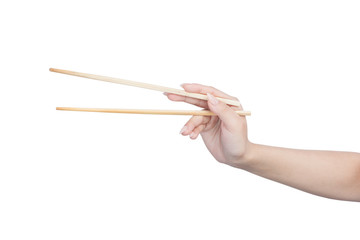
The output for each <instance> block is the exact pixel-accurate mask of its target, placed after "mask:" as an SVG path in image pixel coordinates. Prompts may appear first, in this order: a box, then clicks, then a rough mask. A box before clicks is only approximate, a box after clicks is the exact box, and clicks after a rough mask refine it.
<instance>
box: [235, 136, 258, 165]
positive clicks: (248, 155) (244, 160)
mask: <svg viewBox="0 0 360 240" xmlns="http://www.w3.org/2000/svg"><path fill="white" fill-rule="evenodd" d="M258 146H259V145H258V144H255V143H252V142H250V141H247V143H246V144H245V151H244V154H243V155H242V156H241V157H240V158H239V161H238V162H239V165H238V168H241V169H243V170H249V169H250V168H251V167H252V166H253V165H254V162H255V159H256V153H257V151H258V149H257V148H258Z"/></svg>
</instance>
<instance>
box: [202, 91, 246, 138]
mask: <svg viewBox="0 0 360 240" xmlns="http://www.w3.org/2000/svg"><path fill="white" fill-rule="evenodd" d="M207 96H208V106H209V108H210V110H211V111H212V112H213V113H215V114H216V115H218V117H219V118H220V119H221V121H223V122H224V124H225V127H226V128H227V129H228V130H229V131H230V132H232V131H236V129H238V128H239V125H238V124H239V120H240V116H239V115H238V114H237V113H236V112H235V111H234V110H233V109H231V108H230V107H229V106H228V105H226V104H225V103H223V102H221V101H219V100H218V99H217V98H215V97H214V96H213V95H212V94H210V93H207Z"/></svg>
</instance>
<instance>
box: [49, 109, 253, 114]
mask: <svg viewBox="0 0 360 240" xmlns="http://www.w3.org/2000/svg"><path fill="white" fill-rule="evenodd" d="M56 110H65V111H80V112H105V113H131V114H156V115H193V116H215V115H216V114H215V113H213V112H211V111H208V110H159V109H114V108H75V107H57V108H56ZM235 112H236V113H237V114H238V115H240V116H250V115H251V112H248V111H235Z"/></svg>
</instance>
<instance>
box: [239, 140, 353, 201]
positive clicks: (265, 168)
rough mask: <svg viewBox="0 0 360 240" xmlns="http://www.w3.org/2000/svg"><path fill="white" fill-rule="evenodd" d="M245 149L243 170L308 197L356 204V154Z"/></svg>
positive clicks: (262, 147)
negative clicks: (308, 195) (349, 201)
mask: <svg viewBox="0 0 360 240" xmlns="http://www.w3.org/2000/svg"><path fill="white" fill-rule="evenodd" d="M248 146H249V147H248V151H247V154H246V159H244V161H243V162H244V165H242V166H241V168H243V169H244V170H247V171H249V172H252V173H254V174H256V175H259V176H262V177H265V178H268V179H271V180H274V181H277V182H280V183H283V184H286V185H289V186H291V187H294V188H297V189H300V190H303V191H306V192H309V193H312V194H316V195H320V196H324V197H328V198H334V199H342V200H352V201H360V154H359V153H352V152H334V151H312V150H295V149H287V148H278V147H270V146H264V145H258V144H252V143H250V144H249V145H248Z"/></svg>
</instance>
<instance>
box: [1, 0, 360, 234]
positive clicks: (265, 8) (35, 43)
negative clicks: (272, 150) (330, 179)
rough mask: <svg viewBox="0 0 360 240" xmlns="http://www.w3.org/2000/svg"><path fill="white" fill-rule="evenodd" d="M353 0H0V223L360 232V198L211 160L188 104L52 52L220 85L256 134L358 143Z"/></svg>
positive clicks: (281, 142) (156, 76)
mask: <svg viewBox="0 0 360 240" xmlns="http://www.w3.org/2000/svg"><path fill="white" fill-rule="evenodd" d="M359 12H360V4H359V2H358V1H346V0H344V1H325V0H324V1H320V0H311V1H307V0H305V1H285V0H284V1H278V0H276V1H198V0H191V1H184V0H183V1H165V0H164V1H136V0H132V1H76V0H72V1H67V0H66V1H37V0H34V1H1V3H0V25H1V29H0V30H1V33H0V34H1V37H0V43H1V45H0V70H1V71H0V84H1V85H0V107H1V109H0V110H1V118H0V123H1V125H0V141H1V142H0V239H38V240H39V239H359V235H360V233H359V221H358V219H359V216H360V205H359V203H354V202H343V201H336V200H329V199H325V198H321V197H317V196H313V195H310V194H307V193H304V192H300V191H298V190H295V189H292V188H289V187H287V186H284V185H281V184H278V183H275V182H272V181H269V180H266V179H262V178H260V177H257V176H254V175H251V174H249V173H247V172H244V171H242V170H239V169H235V168H231V167H228V166H225V165H222V164H219V163H217V162H216V161H215V160H214V159H213V158H212V157H211V155H210V154H209V153H208V152H207V150H206V148H205V147H204V146H203V143H202V141H201V139H197V140H196V141H192V140H190V139H189V138H187V137H182V136H180V135H179V134H178V133H179V131H180V129H181V128H182V126H183V124H184V123H185V122H186V121H187V119H188V117H183V116H140V115H121V114H101V113H78V112H60V111H55V107H56V106H75V107H76V106H77V107H117V108H160V109H174V108H176V109H193V108H194V107H192V106H187V105H186V104H184V103H174V102H170V101H168V100H167V99H166V97H165V96H163V95H162V94H161V93H159V92H154V91H149V90H142V89H137V88H133V87H128V86H121V85H116V84H111V83H104V82H97V81H93V80H88V79H81V78H76V77H71V76H65V75H60V74H56V73H50V72H49V71H48V69H49V67H54V68H63V69H69V70H74V71H80V72H88V73H94V74H100V75H107V76H113V77H120V78H125V79H130V80H136V81H143V82H149V83H155V84H160V85H165V86H170V87H176V88H178V87H179V84H181V83H184V82H198V83H203V84H207V85H212V86H215V87H217V88H219V89H221V90H223V91H225V92H227V93H229V94H231V95H234V96H237V97H238V98H239V99H240V100H241V102H242V104H243V106H244V108H245V109H246V110H251V111H252V113H253V116H251V117H249V118H248V126H249V138H250V140H251V141H253V142H256V143H261V144H267V145H275V146H283V147H291V148H302V149H330V150H344V151H360V150H359V149H360V148H359V136H360V127H359V122H360V113H359V111H358V102H359V99H360V96H359V88H358V81H359V79H360V71H359V69H360V68H359V66H360V57H359V56H360V47H359V46H360V44H359V42H360V33H359V32H360V14H359Z"/></svg>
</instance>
